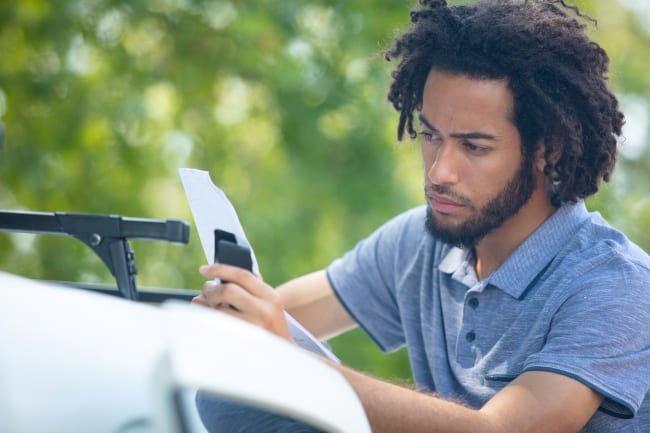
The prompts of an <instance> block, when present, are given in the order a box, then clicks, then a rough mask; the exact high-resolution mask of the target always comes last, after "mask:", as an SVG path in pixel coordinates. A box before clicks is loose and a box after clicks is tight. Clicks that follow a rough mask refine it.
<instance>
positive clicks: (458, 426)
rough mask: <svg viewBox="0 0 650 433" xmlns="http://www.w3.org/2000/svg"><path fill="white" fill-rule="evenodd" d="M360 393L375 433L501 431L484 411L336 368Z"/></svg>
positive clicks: (483, 432)
mask: <svg viewBox="0 0 650 433" xmlns="http://www.w3.org/2000/svg"><path fill="white" fill-rule="evenodd" d="M336 368H337V369H338V370H339V371H340V372H341V373H342V374H343V376H344V377H345V378H346V380H347V381H348V382H349V383H350V385H352V387H353V388H354V390H355V391H356V393H357V395H358V396H359V399H360V400H361V403H362V404H363V407H364V410H365V411H366V415H367V417H368V421H369V422H370V426H371V428H372V431H373V433H391V432H405V431H408V432H413V433H418V432H428V433H430V432H445V433H447V432H449V433H455V432H458V433H461V432H462V433H471V432H482V433H490V432H497V431H499V429H497V427H496V426H495V425H494V424H495V423H494V422H493V420H492V419H491V418H490V417H489V416H488V415H486V414H484V413H482V412H481V411H478V410H474V409H471V408H468V407H465V406H462V405H461V404H457V403H453V402H450V401H446V400H443V399H441V398H438V397H435V396H433V395H430V394H424V393H420V392H417V391H414V390H410V389H407V388H402V387H400V386H397V385H393V384H390V383H387V382H383V381H380V380H377V379H374V378H372V377H369V376H366V375H364V374H361V373H359V372H356V371H354V370H351V369H349V368H347V367H343V366H336Z"/></svg>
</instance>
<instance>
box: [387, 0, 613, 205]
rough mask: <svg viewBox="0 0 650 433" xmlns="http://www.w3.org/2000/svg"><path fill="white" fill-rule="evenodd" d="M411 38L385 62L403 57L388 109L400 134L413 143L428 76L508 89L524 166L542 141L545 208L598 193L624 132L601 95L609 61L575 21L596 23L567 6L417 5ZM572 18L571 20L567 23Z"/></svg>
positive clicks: (429, 1)
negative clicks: (495, 82)
mask: <svg viewBox="0 0 650 433" xmlns="http://www.w3.org/2000/svg"><path fill="white" fill-rule="evenodd" d="M420 5H421V7H420V8H418V9H416V10H413V11H412V12H411V22H412V23H413V24H412V26H411V27H410V29H408V30H407V31H406V32H405V33H404V34H402V35H401V36H399V37H397V38H396V40H395V41H394V43H393V46H392V47H391V48H390V49H389V50H388V51H387V52H386V53H385V57H386V59H387V60H391V59H393V58H398V57H401V60H400V62H399V64H398V66H397V68H396V69H395V70H394V71H393V73H392V78H393V80H392V83H391V86H390V90H389V93H388V100H389V101H390V102H392V104H393V106H394V107H395V109H396V110H398V111H399V112H400V120H399V126H398V131H397V136H398V139H400V140H401V139H402V137H403V135H404V132H405V129H406V131H407V132H408V134H409V136H410V137H411V138H415V136H416V135H417V134H416V131H415V130H414V129H413V111H414V110H417V111H419V110H421V109H422V93H423V89H424V84H425V81H426V78H427V76H428V74H429V72H430V71H431V69H436V70H440V71H445V72H449V73H454V74H462V75H465V76H468V77H470V78H475V79H506V80H507V82H508V86H509V88H510V90H511V91H512V94H513V97H514V107H513V110H514V112H513V121H514V124H515V126H516V127H517V129H518V130H519V134H520V136H521V140H522V146H521V147H522V154H523V155H524V156H528V157H530V156H531V155H532V154H533V153H534V152H535V151H536V146H537V143H538V142H539V141H540V140H543V145H544V157H545V160H546V167H545V169H544V173H545V175H546V179H547V182H548V184H549V186H550V188H549V191H550V196H551V202H552V203H553V204H554V205H555V206H559V205H560V204H561V203H564V202H575V201H577V200H578V199H581V198H584V197H587V196H589V195H591V194H594V193H595V192H596V191H598V186H599V183H600V180H601V179H604V180H605V181H608V180H609V178H610V175H611V173H612V170H613V169H614V165H615V163H616V144H617V136H620V134H621V128H622V126H623V123H624V118H623V114H622V113H621V112H620V111H619V109H618V101H617V99H616V97H615V96H614V95H613V94H612V92H610V91H609V89H608V88H607V80H608V78H607V75H606V74H607V69H608V65H609V57H608V56H607V53H606V52H605V50H603V49H602V48H601V47H600V46H599V45H598V44H597V43H596V42H594V41H592V40H591V39H590V38H589V37H588V36H587V34H586V32H585V29H586V27H587V26H586V24H584V23H582V22H580V21H579V19H588V20H590V21H592V22H593V23H594V24H596V22H595V20H594V19H592V18H590V17H589V16H587V15H585V14H583V13H581V12H580V10H579V9H578V8H577V7H576V6H574V5H569V4H567V3H565V1H564V0H537V1H534V0H480V1H479V2H477V3H474V4H470V5H458V6H447V3H446V2H445V1H444V0H420ZM571 11H572V12H573V13H571Z"/></svg>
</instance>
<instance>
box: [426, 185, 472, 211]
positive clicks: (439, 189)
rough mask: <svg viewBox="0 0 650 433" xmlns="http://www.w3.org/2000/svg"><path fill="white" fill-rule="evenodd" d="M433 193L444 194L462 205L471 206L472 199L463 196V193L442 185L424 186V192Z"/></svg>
mask: <svg viewBox="0 0 650 433" xmlns="http://www.w3.org/2000/svg"><path fill="white" fill-rule="evenodd" d="M429 193H435V194H438V195H444V196H447V197H449V198H450V199H452V200H453V201H455V202H457V203H458V204H461V205H463V206H468V207H473V206H472V201H471V200H470V199H468V198H467V197H465V196H464V195H461V194H458V193H456V192H454V191H452V190H451V188H449V187H447V186H444V185H436V184H433V183H432V184H429V185H425V186H424V194H425V195H427V194H429Z"/></svg>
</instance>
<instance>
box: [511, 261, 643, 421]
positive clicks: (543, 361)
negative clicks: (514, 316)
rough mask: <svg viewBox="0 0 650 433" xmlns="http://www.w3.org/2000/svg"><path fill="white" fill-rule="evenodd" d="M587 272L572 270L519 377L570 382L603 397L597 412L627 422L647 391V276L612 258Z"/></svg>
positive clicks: (594, 265)
mask: <svg viewBox="0 0 650 433" xmlns="http://www.w3.org/2000/svg"><path fill="white" fill-rule="evenodd" d="M591 267H592V268H593V269H591V270H589V269H584V268H578V269H574V271H575V274H576V275H582V276H583V277H582V278H581V282H580V283H579V284H578V285H576V286H575V287H576V288H575V290H573V291H572V292H571V294H570V296H568V297H567V298H566V299H564V300H563V302H562V304H561V305H560V306H559V308H558V309H557V311H556V312H554V316H553V318H552V321H551V328H550V331H549V334H548V337H547V341H546V344H545V345H544V347H543V349H542V350H541V351H540V352H538V353H536V354H533V355H531V356H530V357H528V359H527V360H526V362H525V365H524V371H527V370H545V371H552V372H556V373H560V374H564V375H566V376H569V377H572V378H574V379H576V380H578V381H580V382H582V383H584V384H585V385H587V386H589V387H590V388H592V389H594V390H595V391H597V392H599V393H600V394H602V395H604V396H605V400H604V401H603V403H602V405H601V407H600V410H602V411H603V412H605V413H608V414H610V415H613V416H616V417H620V418H631V417H632V416H634V415H635V414H636V412H637V410H638V409H639V407H640V406H641V403H642V402H643V400H644V398H645V396H646V394H647V393H648V390H649V389H650V326H649V325H648V324H649V323H650V286H648V282H649V281H650V275H649V274H650V272H649V271H648V268H647V267H644V266H640V265H638V264H635V263H633V262H629V261H624V260H618V259H617V258H612V259H608V260H605V261H602V262H601V263H594V264H592V266H591ZM607 270H609V272H607Z"/></svg>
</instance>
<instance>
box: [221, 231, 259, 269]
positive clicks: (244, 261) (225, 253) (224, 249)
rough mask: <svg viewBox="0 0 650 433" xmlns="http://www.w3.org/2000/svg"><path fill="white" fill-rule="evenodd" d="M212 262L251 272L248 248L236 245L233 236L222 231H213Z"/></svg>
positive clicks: (251, 264)
mask: <svg viewBox="0 0 650 433" xmlns="http://www.w3.org/2000/svg"><path fill="white" fill-rule="evenodd" d="M214 262H215V263H223V264H226V265H233V266H238V267H240V268H244V269H246V270H249V271H251V272H252V271H253V259H252V257H251V250H250V248H248V247H246V246H243V245H237V239H236V238H235V235H234V234H232V233H230V232H227V231H224V230H219V229H216V230H215V231H214Z"/></svg>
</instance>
